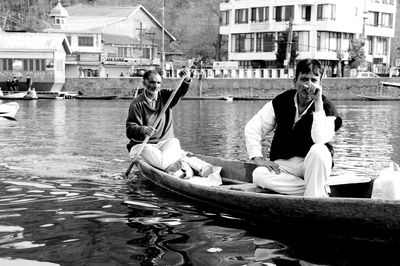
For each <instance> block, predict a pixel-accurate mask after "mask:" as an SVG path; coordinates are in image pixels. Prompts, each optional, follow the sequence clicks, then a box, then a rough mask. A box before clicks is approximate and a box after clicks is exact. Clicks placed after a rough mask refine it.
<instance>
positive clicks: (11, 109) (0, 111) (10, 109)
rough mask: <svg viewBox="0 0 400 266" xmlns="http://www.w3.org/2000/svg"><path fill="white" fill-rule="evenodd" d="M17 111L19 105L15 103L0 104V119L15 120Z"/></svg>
mask: <svg viewBox="0 0 400 266" xmlns="http://www.w3.org/2000/svg"><path fill="white" fill-rule="evenodd" d="M18 109H19V104H18V103H16V102H10V103H4V104H0V119H1V120H15V115H16V114H17V111H18Z"/></svg>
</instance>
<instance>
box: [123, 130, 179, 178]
mask: <svg viewBox="0 0 400 266" xmlns="http://www.w3.org/2000/svg"><path fill="white" fill-rule="evenodd" d="M141 146H142V144H137V145H135V146H133V147H132V149H131V151H130V153H129V156H130V157H131V158H136V156H137V153H138V152H139V151H140V149H141ZM139 157H140V158H142V159H143V160H144V161H145V162H146V163H148V164H149V165H151V166H154V167H157V168H158V169H161V170H163V171H164V170H165V169H166V168H167V167H168V166H170V165H171V164H172V163H174V162H176V161H178V160H180V159H182V158H183V157H184V152H183V151H182V149H181V145H180V143H179V140H178V139H177V138H170V139H167V140H163V141H160V142H158V143H157V144H145V145H144V147H143V150H142V152H141V153H140V155H139Z"/></svg>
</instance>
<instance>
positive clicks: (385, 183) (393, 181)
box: [371, 162, 400, 200]
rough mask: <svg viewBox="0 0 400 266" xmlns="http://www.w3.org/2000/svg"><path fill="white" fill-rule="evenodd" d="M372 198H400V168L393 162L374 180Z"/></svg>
mask: <svg viewBox="0 0 400 266" xmlns="http://www.w3.org/2000/svg"><path fill="white" fill-rule="evenodd" d="M371 198H374V199H391V200H400V168H399V165H398V164H396V163H394V162H392V163H391V164H390V165H389V167H388V168H385V169H383V170H382V171H381V172H380V173H379V176H378V178H376V179H375V180H374V185H373V188H372V195H371Z"/></svg>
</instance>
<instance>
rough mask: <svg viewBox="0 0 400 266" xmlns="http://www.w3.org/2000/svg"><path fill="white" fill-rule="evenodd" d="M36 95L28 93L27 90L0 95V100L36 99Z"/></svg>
mask: <svg viewBox="0 0 400 266" xmlns="http://www.w3.org/2000/svg"><path fill="white" fill-rule="evenodd" d="M36 99H38V97H37V96H36V97H35V96H32V95H30V94H28V92H17V93H9V94H6V95H3V96H0V100H36Z"/></svg>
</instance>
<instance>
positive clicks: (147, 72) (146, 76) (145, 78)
mask: <svg viewBox="0 0 400 266" xmlns="http://www.w3.org/2000/svg"><path fill="white" fill-rule="evenodd" d="M151 75H160V77H161V79H162V75H161V74H160V72H158V71H157V70H154V69H152V70H147V71H146V72H145V73H144V74H143V80H148V79H149V77H150V76H151Z"/></svg>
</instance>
